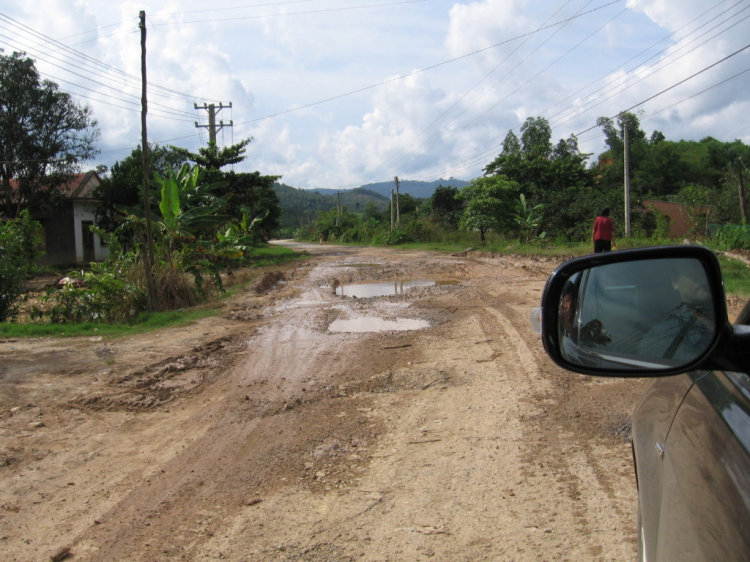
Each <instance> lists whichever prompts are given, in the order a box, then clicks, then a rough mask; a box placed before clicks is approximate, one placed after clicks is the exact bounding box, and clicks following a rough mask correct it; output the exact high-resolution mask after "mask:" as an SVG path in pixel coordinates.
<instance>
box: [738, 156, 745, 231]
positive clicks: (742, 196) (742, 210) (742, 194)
mask: <svg viewBox="0 0 750 562" xmlns="http://www.w3.org/2000/svg"><path fill="white" fill-rule="evenodd" d="M742 166H743V162H742V158H738V159H737V173H738V174H739V177H740V215H741V216H742V224H743V225H745V224H747V208H746V207H745V183H744V182H743V181H742Z"/></svg>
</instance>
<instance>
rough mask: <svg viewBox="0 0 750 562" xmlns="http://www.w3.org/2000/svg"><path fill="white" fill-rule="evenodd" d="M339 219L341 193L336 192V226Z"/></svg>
mask: <svg viewBox="0 0 750 562" xmlns="http://www.w3.org/2000/svg"><path fill="white" fill-rule="evenodd" d="M340 219H341V192H340V191H337V192H336V226H338V225H339V220H340Z"/></svg>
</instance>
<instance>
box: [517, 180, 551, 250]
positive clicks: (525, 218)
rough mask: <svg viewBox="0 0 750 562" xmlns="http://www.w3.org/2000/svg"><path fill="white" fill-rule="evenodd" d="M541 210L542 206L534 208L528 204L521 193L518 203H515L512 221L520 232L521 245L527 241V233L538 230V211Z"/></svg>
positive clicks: (539, 220)
mask: <svg viewBox="0 0 750 562" xmlns="http://www.w3.org/2000/svg"><path fill="white" fill-rule="evenodd" d="M543 208H544V205H543V204H539V205H534V206H531V205H530V204H528V203H527V202H526V197H524V194H523V193H521V195H520V196H519V198H518V201H516V215H515V217H514V219H513V220H514V221H515V223H516V224H517V225H518V227H519V229H520V230H521V243H522V244H524V243H526V242H527V241H528V239H529V233H530V232H531V231H532V230H534V229H536V228H538V227H539V225H540V224H541V223H542V215H541V213H540V212H539V211H541V210H542V209H543ZM543 235H546V233H543Z"/></svg>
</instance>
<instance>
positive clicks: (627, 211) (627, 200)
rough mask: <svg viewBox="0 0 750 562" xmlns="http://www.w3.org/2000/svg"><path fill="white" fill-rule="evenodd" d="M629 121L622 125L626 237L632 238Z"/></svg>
mask: <svg viewBox="0 0 750 562" xmlns="http://www.w3.org/2000/svg"><path fill="white" fill-rule="evenodd" d="M628 125H629V124H628V123H627V121H626V122H625V123H623V125H622V139H623V143H624V146H623V149H624V150H625V238H630V146H629V145H628Z"/></svg>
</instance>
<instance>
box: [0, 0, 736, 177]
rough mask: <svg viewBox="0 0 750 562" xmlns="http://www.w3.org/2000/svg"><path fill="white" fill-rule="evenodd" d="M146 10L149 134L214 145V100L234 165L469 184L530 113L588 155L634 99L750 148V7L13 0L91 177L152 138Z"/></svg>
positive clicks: (640, 1)
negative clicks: (76, 114)
mask: <svg viewBox="0 0 750 562" xmlns="http://www.w3.org/2000/svg"><path fill="white" fill-rule="evenodd" d="M141 11H144V12H145V15H146V18H145V22H146V61H147V78H148V79H147V82H148V85H149V89H148V107H149V111H148V118H147V123H148V126H147V130H148V140H149V142H155V143H158V144H160V145H174V146H179V147H182V148H187V149H189V150H192V151H197V150H198V148H200V147H201V146H206V144H207V142H208V129H207V124H208V111H207V109H205V108H206V107H207V106H208V104H214V105H215V106H216V107H217V108H219V107H221V109H220V110H218V109H217V122H219V123H222V122H223V124H224V126H223V127H221V129H220V130H219V131H218V132H217V142H218V144H219V145H220V146H228V145H231V144H234V143H238V142H240V141H242V140H244V139H248V138H252V142H251V143H250V144H249V146H248V148H247V153H246V154H247V158H246V160H245V161H244V162H242V163H240V164H237V165H235V166H234V169H235V171H237V172H253V171H256V170H257V171H259V172H260V173H262V174H268V175H278V176H282V177H281V180H280V181H281V182H283V183H285V184H287V185H291V186H294V187H300V188H304V189H314V188H329V189H349V188H354V187H359V186H360V185H365V184H368V183H375V182H382V181H392V180H393V178H394V177H395V176H398V177H399V179H400V180H401V181H404V180H419V181H433V180H438V179H448V178H451V177H455V178H459V179H463V180H470V179H472V178H475V177H478V176H481V175H482V169H483V168H484V167H485V166H487V164H489V163H490V162H491V161H492V160H493V159H494V158H495V157H496V156H497V155H498V154H499V153H500V151H501V150H502V141H503V139H504V138H505V137H506V135H507V134H508V132H509V131H511V130H512V131H514V132H515V133H516V134H517V135H518V136H519V137H520V128H521V126H522V125H523V123H524V121H525V120H526V119H527V118H528V117H543V118H545V119H547V120H548V121H549V123H550V125H551V127H552V141H553V143H556V142H557V141H558V140H560V139H563V138H566V139H567V138H568V137H570V136H571V135H576V136H577V138H578V142H579V146H580V148H581V150H582V151H583V152H586V153H591V154H592V155H593V156H592V161H593V160H594V159H595V158H596V156H597V155H598V154H600V153H601V152H603V151H604V150H606V146H605V144H604V138H603V135H602V132H601V129H600V128H597V127H596V121H597V118H598V117H615V116H616V115H617V114H618V113H619V112H621V111H625V110H629V111H631V112H634V113H637V114H638V115H639V117H640V120H641V128H642V129H643V130H644V131H645V132H646V133H647V134H648V135H650V134H651V133H652V132H653V131H655V130H658V131H661V132H662V133H663V134H664V135H665V136H666V138H667V139H668V140H673V141H678V140H682V139H685V140H700V139H703V138H705V137H707V136H712V137H714V138H716V139H718V140H721V141H734V140H736V139H740V140H742V141H743V142H745V143H750V127H749V125H750V118H749V116H750V0H739V1H738V0H727V1H718V0H680V1H679V2H677V1H675V0H614V1H613V0H475V1H455V0H453V1H447V0H212V1H211V2H205V1H199V0H179V1H177V0H172V1H169V0H143V1H140V2H133V1H130V0H126V1H120V0H34V2H29V1H28V0H5V1H4V2H3V3H2V5H1V6H0V48H1V49H3V50H4V54H6V55H8V54H10V53H12V52H14V51H22V52H25V53H27V54H28V55H29V56H31V57H32V58H34V59H35V60H36V66H37V69H38V70H39V71H40V73H41V75H42V76H43V77H44V78H47V79H50V80H52V81H54V82H56V83H57V84H58V85H59V86H60V88H61V89H62V90H64V91H66V92H69V93H71V94H72V96H73V97H74V99H76V100H77V101H78V102H79V103H82V104H86V105H89V106H90V107H91V108H92V109H93V114H94V118H95V119H96V120H97V122H98V127H99V129H100V130H101V137H100V139H99V141H98V149H99V151H100V153H99V154H98V156H97V157H96V158H95V159H94V160H92V161H90V162H86V163H85V165H84V168H85V169H91V168H94V167H95V166H97V165H105V166H108V167H111V166H112V164H114V163H115V162H117V161H120V160H123V159H124V158H126V157H127V156H128V155H130V153H131V152H132V150H133V149H134V148H135V147H137V146H138V145H139V144H140V142H141V55H142V51H141V31H140V29H139V13H140V12H141ZM743 49H744V50H743ZM230 105H231V107H230ZM196 106H197V109H196ZM196 123H197V125H198V126H196ZM230 123H231V126H230Z"/></svg>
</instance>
